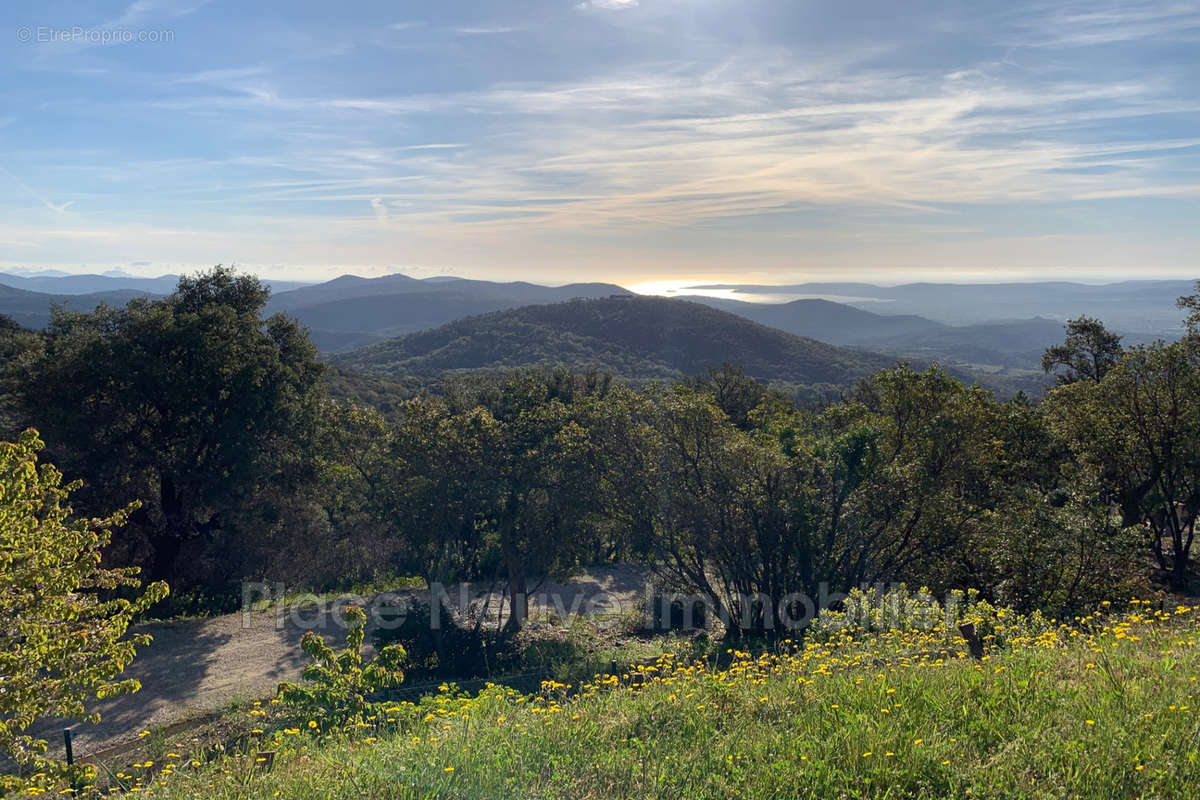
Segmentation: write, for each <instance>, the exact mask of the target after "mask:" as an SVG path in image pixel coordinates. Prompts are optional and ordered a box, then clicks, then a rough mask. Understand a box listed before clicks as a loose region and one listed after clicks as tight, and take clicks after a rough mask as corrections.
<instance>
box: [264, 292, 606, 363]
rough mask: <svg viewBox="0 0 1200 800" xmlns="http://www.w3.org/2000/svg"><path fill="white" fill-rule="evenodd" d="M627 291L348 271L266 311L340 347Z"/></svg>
mask: <svg viewBox="0 0 1200 800" xmlns="http://www.w3.org/2000/svg"><path fill="white" fill-rule="evenodd" d="M625 293H626V290H625V289H622V288H621V287H620V286H616V285H614V284H609V283H575V284H568V285H566V286H540V285H538V284H534V283H526V282H520V281H518V282H512V283H495V282H492V281H478V280H466V279H463V278H448V277H439V278H428V279H425V280H418V279H416V278H411V277H409V276H407V275H401V274H396V275H385V276H383V277H381V278H360V277H358V276H356V275H343V276H342V277H340V278H335V279H334V280H332V281H328V282H327V283H322V284H317V285H315V286H306V287H303V288H301V289H295V290H292V291H288V292H280V293H278V294H276V295H274V296H272V298H271V301H270V302H269V303H268V304H267V311H268V313H270V312H276V311H281V312H284V313H286V314H288V315H289V316H292V317H295V318H296V319H298V320H299V321H300V322H301V323H302V324H304V325H305V326H307V327H308V328H309V329H310V334H311V336H312V339H313V341H314V342H315V343H316V345H317V347H319V348H320V349H321V350H322V351H324V352H327V353H335V352H339V351H342V350H348V349H351V348H354V347H360V346H362V345H365V344H369V343H371V342H376V341H380V340H383V339H387V338H391V337H394V336H400V335H403V334H406V333H412V332H414V331H418V330H424V329H428V328H435V327H437V326H439V325H443V324H445V323H447V322H451V321H453V320H456V319H461V318H463V317H468V316H472V315H477V314H484V313H487V312H489V311H502V310H505V309H510V308H516V307H518V306H524V305H530V304H535V303H553V302H557V301H561V300H570V299H572V298H575V297H585V298H596V297H607V296H609V295H612V294H625Z"/></svg>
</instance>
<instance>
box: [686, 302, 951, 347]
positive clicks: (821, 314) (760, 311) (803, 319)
mask: <svg viewBox="0 0 1200 800" xmlns="http://www.w3.org/2000/svg"><path fill="white" fill-rule="evenodd" d="M680 299H681V300H690V301H692V302H695V303H702V304H704V305H706V306H712V307H713V308H719V309H721V310H722V311H729V312H730V313H733V314H737V315H738V316H739V317H745V318H746V319H750V320H754V321H755V322H758V323H760V324H762V325H769V326H770V327H772V328H779V329H780V330H782V331H787V332H788V333H794V334H796V335H797V336H808V337H809V338H812V339H818V340H820V341H822V342H828V343H829V344H838V345H847V344H864V343H868V342H869V343H876V342H879V341H884V340H891V339H895V338H897V337H901V336H910V335H914V334H925V333H933V332H941V331H945V330H947V329H948V327H949V326H946V325H942V324H941V323H938V322H934V321H932V320H928V319H925V318H924V317H918V316H915V315H911V314H902V315H894V316H893V315H889V314H875V313H872V312H870V311H864V310H862V309H858V308H855V307H853V306H848V305H845V304H843V303H834V302H831V301H829V300H817V299H804V300H793V301H791V302H790V303H749V302H745V301H743V300H726V299H724V298H716V297H703V296H685V297H681V298H680Z"/></svg>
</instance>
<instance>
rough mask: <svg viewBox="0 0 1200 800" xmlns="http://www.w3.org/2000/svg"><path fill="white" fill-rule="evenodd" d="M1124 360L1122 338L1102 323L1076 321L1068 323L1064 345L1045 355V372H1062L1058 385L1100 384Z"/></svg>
mask: <svg viewBox="0 0 1200 800" xmlns="http://www.w3.org/2000/svg"><path fill="white" fill-rule="evenodd" d="M1120 357H1121V337H1120V336H1118V335H1116V334H1115V333H1112V332H1111V331H1109V330H1108V329H1107V328H1105V327H1104V325H1103V323H1101V322H1100V320H1097V319H1092V318H1091V317H1076V318H1075V319H1072V320H1068V321H1067V338H1066V341H1065V342H1063V344H1060V345H1055V346H1054V347H1049V348H1047V349H1046V352H1045V353H1044V354H1043V355H1042V370H1043V371H1044V372H1046V373H1047V374H1049V373H1050V372H1052V371H1054V370H1062V371H1061V372H1059V374H1058V382H1059V383H1060V384H1063V383H1074V382H1075V381H1081V380H1088V381H1093V382H1099V381H1101V380H1103V378H1104V374H1105V373H1106V372H1108V370H1109V369H1111V368H1112V366H1113V365H1114V364H1116V363H1117V360H1118V359H1120Z"/></svg>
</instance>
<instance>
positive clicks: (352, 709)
mask: <svg viewBox="0 0 1200 800" xmlns="http://www.w3.org/2000/svg"><path fill="white" fill-rule="evenodd" d="M345 621H346V626H347V633H346V648H345V649H344V650H342V652H340V653H338V652H335V651H334V650H333V648H331V647H329V645H327V644H325V640H324V639H323V638H322V637H321V636H320V635H319V634H316V633H313V632H312V631H308V632H307V633H305V634H304V637H303V638H302V639H301V640H300V647H301V648H302V649H303V650H304V652H305V653H307V654H308V655H309V657H310V658H312V660H313V663H312V664H310V665H309V666H307V667H305V669H304V672H303V677H304V680H305V681H308V683H307V684H297V683H281V684H280V685H279V699H280V700H281V701H282V702H283V703H285V704H287V705H289V706H291V707H292V708H294V709H296V710H297V711H299V712H300V713H301V714H303V715H304V716H306V717H307V718H308V724H309V727H311V728H314V729H316V730H319V731H321V732H329V731H332V730H336V729H338V728H341V727H343V726H345V725H347V724H349V723H354V722H362V721H364V720H365V719H366V718H367V717H368V716H369V715H370V712H371V710H372V708H373V705H374V704H373V703H371V702H370V700H369V697H370V695H371V694H372V693H374V692H377V691H379V690H380V689H387V688H391V687H394V686H399V685H400V684H401V683H402V682H403V681H404V671H403V670H402V669H401V667H402V666H403V665H404V662H405V661H406V660H407V658H408V655H407V653H405V652H404V648H403V647H401V646H400V645H395V644H394V645H390V646H388V647H384V648H382V649H381V650H380V651H379V653H378V654H377V655H376V656H375V658H374V659H373V660H372V661H370V662H369V663H366V664H365V665H364V663H363V657H362V646H363V636H364V630H365V628H366V624H367V615H366V614H365V613H364V612H363V610H362V609H361V608H359V607H358V606H347V607H346V611H345Z"/></svg>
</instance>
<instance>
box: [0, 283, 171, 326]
mask: <svg viewBox="0 0 1200 800" xmlns="http://www.w3.org/2000/svg"><path fill="white" fill-rule="evenodd" d="M147 296H151V295H150V293H149V292H141V291H136V290H132V289H121V290H117V291H110V292H93V293H91V294H73V295H72V294H61V295H59V294H46V293H44V292H31V291H27V290H25V289H15V288H13V287H11V286H6V285H4V284H2V283H0V314H4V315H5V316H7V317H9V318H11V319H12V320H14V321H15V322H17V323H19V324H21V325H23V326H25V327H26V328H43V327H45V326H46V323H48V322H49V321H50V309H51V307H53V306H55V305H60V306H63V307H64V308H67V309H70V310H71V311H91V310H92V309H94V308H95V307H96V306H98V305H100V304H101V303H107V304H108V305H110V306H120V305H124V304H125V303H128V302H129V301H130V300H132V299H133V298H135V297H147Z"/></svg>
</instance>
